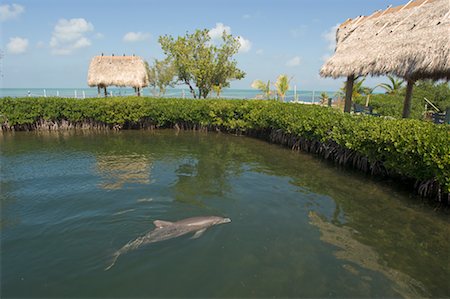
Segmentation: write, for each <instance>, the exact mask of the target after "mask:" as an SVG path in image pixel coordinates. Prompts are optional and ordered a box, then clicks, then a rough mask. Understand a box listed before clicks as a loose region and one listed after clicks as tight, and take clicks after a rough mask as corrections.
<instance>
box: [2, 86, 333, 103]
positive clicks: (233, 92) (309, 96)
mask: <svg viewBox="0 0 450 299" xmlns="http://www.w3.org/2000/svg"><path fill="white" fill-rule="evenodd" d="M107 91H108V95H109V96H133V95H135V92H134V90H133V88H120V87H110V88H108V89H107ZM322 92H326V93H327V94H328V96H329V97H335V96H334V95H335V93H336V91H323V90H320V91H314V90H297V91H294V90H289V91H288V92H287V93H286V101H293V100H295V99H296V98H297V100H299V101H303V102H316V101H319V99H320V95H321V93H322ZM97 95H98V94H97V88H96V87H91V88H90V87H87V88H75V87H72V88H68V87H65V88H55V87H52V88H42V87H40V88H0V98H1V97H13V98H20V97H62V98H91V97H97ZM141 95H142V96H157V95H155V94H153V90H152V89H151V88H144V89H143V90H142V92H141ZM101 96H103V93H101ZM163 97H166V98H192V95H191V93H190V92H189V89H188V88H168V89H167V91H166V93H165V94H164V96H163ZM259 97H261V91H259V90H255V89H234V88H226V89H224V90H223V91H222V93H221V95H220V98H228V99H255V98H259ZM208 98H217V96H216V94H215V93H214V92H211V93H210V94H209V96H208Z"/></svg>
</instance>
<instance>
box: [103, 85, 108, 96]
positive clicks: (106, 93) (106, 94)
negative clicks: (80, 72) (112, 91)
mask: <svg viewBox="0 0 450 299" xmlns="http://www.w3.org/2000/svg"><path fill="white" fill-rule="evenodd" d="M104 89H105V98H106V97H108V92H107V91H106V86H105V87H104Z"/></svg>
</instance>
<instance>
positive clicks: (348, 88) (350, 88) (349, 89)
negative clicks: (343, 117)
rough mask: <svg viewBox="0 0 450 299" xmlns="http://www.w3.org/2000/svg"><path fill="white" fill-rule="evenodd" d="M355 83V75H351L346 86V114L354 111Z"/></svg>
mask: <svg viewBox="0 0 450 299" xmlns="http://www.w3.org/2000/svg"><path fill="white" fill-rule="evenodd" d="M354 82H355V75H350V76H348V77H347V83H346V84H345V106H344V112H347V113H350V111H351V110H352V94H353V83H354Z"/></svg>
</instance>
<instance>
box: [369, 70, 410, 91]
mask: <svg viewBox="0 0 450 299" xmlns="http://www.w3.org/2000/svg"><path fill="white" fill-rule="evenodd" d="M387 77H388V79H389V81H390V83H381V84H379V85H377V86H380V87H381V88H383V89H384V90H386V93H387V94H399V93H400V91H401V90H402V87H403V83H404V82H405V80H402V79H397V78H395V77H394V76H390V75H388V76H387ZM377 86H376V87H377ZM376 87H375V88H376ZM375 88H374V89H375Z"/></svg>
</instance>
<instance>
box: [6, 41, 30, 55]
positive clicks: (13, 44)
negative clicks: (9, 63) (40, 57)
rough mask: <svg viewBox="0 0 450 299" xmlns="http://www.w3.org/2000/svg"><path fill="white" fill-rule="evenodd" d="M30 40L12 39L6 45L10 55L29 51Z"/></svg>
mask: <svg viewBox="0 0 450 299" xmlns="http://www.w3.org/2000/svg"><path fill="white" fill-rule="evenodd" d="M27 48H28V39H26V38H21V37H11V38H10V39H9V43H8V44H7V45H6V50H7V51H8V53H10V54H22V53H25V52H26V51H27Z"/></svg>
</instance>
